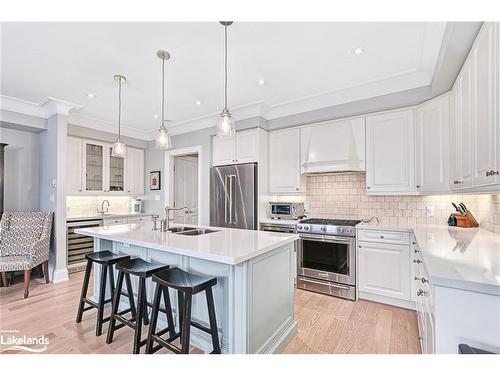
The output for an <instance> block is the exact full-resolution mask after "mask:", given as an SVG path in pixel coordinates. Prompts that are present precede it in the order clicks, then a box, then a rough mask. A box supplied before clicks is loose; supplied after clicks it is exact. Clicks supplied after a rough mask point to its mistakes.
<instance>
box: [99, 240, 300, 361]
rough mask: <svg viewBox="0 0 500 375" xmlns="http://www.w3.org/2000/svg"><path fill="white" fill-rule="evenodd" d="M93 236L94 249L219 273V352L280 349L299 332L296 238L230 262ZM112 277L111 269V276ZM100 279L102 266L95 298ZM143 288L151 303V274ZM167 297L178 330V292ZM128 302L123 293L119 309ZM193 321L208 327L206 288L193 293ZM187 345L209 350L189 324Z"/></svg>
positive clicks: (134, 281) (162, 321)
mask: <svg viewBox="0 0 500 375" xmlns="http://www.w3.org/2000/svg"><path fill="white" fill-rule="evenodd" d="M94 241H95V243H94V251H102V250H110V251H112V252H114V253H117V254H118V253H120V254H127V255H130V256H131V257H141V258H142V259H144V260H147V261H150V262H157V263H162V264H168V265H170V266H172V267H173V266H178V267H180V268H182V269H184V270H186V271H188V272H193V273H198V274H202V275H211V276H215V277H217V285H216V286H215V287H214V288H213V294H214V301H215V311H216V317H217V326H218V329H219V338H220V343H221V350H222V353H233V354H250V353H281V352H282V351H283V349H284V348H285V347H286V345H287V344H288V343H289V342H290V340H291V339H292V338H293V336H294V335H295V334H296V332H297V323H296V322H295V320H294V301H295V294H294V284H293V279H294V275H293V270H294V262H295V249H294V246H295V244H294V242H289V243H287V244H285V245H282V246H280V247H277V248H276V249H273V250H270V251H268V252H266V253H264V254H262V255H259V256H257V257H254V258H251V259H249V260H246V261H244V262H241V263H238V264H234V265H232V264H225V263H221V262H216V261H210V260H205V259H200V258H196V257H192V256H186V255H182V254H178V253H170V252H168V251H167V250H157V249H150V248H144V247H139V246H135V245H131V244H127V243H121V242H115V241H111V240H107V239H101V238H97V237H95V239H94ZM116 276H117V271H116V270H115V280H116ZM99 278H100V267H99V266H96V267H94V297H95V296H98V295H99V280H100V279H99ZM131 279H132V285H133V288H134V294H135V300H137V286H138V279H137V277H135V276H131ZM146 291H147V297H148V301H150V302H151V301H152V299H153V294H154V285H153V282H152V280H151V278H150V279H148V280H147V281H146ZM107 298H109V295H108V296H107ZM170 298H171V302H172V308H173V312H174V320H175V322H176V330H178V328H179V326H178V319H177V293H175V291H171V292H170ZM127 307H128V299H127V298H126V297H122V298H121V301H120V310H122V309H125V308H127ZM192 320H194V321H197V322H199V323H202V324H204V325H206V326H208V311H207V303H206V299H205V293H199V294H197V295H195V296H193V305H192ZM165 325H166V319H165V315H164V314H163V313H161V312H160V314H159V317H158V327H159V328H162V327H165ZM124 329H129V328H127V327H124V328H122V330H124ZM145 329H147V327H146V328H145ZM119 332H120V331H117V333H116V335H119ZM131 345H132V343H131ZM191 345H193V346H195V347H197V348H199V349H201V350H202V351H204V352H207V353H208V352H211V351H212V342H211V338H210V336H209V335H208V334H207V333H205V332H203V331H200V330H198V329H196V328H194V327H192V329H191ZM131 348H132V346H131Z"/></svg>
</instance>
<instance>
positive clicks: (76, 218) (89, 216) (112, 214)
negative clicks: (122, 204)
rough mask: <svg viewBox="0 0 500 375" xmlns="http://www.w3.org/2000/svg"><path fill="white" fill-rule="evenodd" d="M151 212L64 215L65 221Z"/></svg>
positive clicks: (140, 214) (143, 214)
mask: <svg viewBox="0 0 500 375" xmlns="http://www.w3.org/2000/svg"><path fill="white" fill-rule="evenodd" d="M150 215H152V214H146V213H143V212H141V213H131V212H124V213H119V212H118V213H110V214H99V213H95V214H91V215H89V214H82V215H67V216H66V221H74V220H95V219H113V218H117V217H133V216H150Z"/></svg>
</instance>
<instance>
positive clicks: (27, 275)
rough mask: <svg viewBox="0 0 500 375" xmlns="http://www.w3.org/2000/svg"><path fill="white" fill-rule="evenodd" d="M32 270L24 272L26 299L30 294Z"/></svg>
mask: <svg viewBox="0 0 500 375" xmlns="http://www.w3.org/2000/svg"><path fill="white" fill-rule="evenodd" d="M30 280H31V270H25V271H24V298H28V296H29V294H30Z"/></svg>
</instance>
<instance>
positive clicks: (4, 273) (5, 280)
mask: <svg viewBox="0 0 500 375" xmlns="http://www.w3.org/2000/svg"><path fill="white" fill-rule="evenodd" d="M2 284H3V286H9V280H8V278H7V272H2Z"/></svg>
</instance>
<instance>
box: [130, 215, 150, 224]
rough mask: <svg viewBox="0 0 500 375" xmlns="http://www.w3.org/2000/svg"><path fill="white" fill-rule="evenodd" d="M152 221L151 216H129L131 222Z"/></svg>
mask: <svg viewBox="0 0 500 375" xmlns="http://www.w3.org/2000/svg"><path fill="white" fill-rule="evenodd" d="M150 221H151V216H139V217H129V218H128V222H129V224H136V223H147V222H150Z"/></svg>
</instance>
